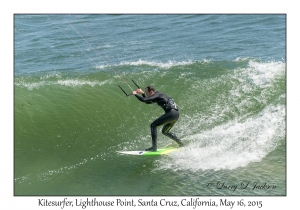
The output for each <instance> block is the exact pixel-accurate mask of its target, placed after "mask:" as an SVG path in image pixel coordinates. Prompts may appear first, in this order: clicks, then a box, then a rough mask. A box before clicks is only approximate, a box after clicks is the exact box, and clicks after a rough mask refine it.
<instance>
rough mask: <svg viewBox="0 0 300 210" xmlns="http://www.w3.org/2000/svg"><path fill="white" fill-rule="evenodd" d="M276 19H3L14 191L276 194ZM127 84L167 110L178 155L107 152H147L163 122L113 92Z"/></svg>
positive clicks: (279, 149) (279, 36)
mask: <svg viewBox="0 0 300 210" xmlns="http://www.w3.org/2000/svg"><path fill="white" fill-rule="evenodd" d="M285 21H286V16H285V15H15V16H14V194H15V195H110V196H111V195H181V196H185V195H189V196H192V195H285V194H286V61H285V60H286V25H285V23H286V22H285ZM123 79H124V80H125V81H126V82H124V81H123ZM131 79H133V80H135V81H136V82H137V83H138V84H139V85H140V86H142V87H145V86H147V85H149V84H151V85H153V86H154V87H155V88H156V89H157V90H159V91H162V92H165V93H166V94H168V95H170V96H171V97H172V98H173V99H174V100H175V101H176V103H177V105H178V106H179V109H180V118H179V120H178V122H177V123H176V124H175V126H174V127H173V128H172V130H173V131H174V132H175V133H176V134H177V136H179V137H180V138H181V139H182V141H183V142H185V143H186V147H184V148H183V149H181V150H180V151H178V152H174V153H170V154H169V155H165V156H159V157H137V156H126V155H121V154H118V153H116V151H119V150H140V149H144V148H147V147H149V146H150V145H151V136H150V124H151V122H152V121H154V120H155V119H156V118H157V117H159V116H160V115H161V114H162V113H163V110H162V109H160V108H159V107H158V106H157V105H146V104H143V103H140V102H139V101H138V100H137V99H136V98H135V97H133V96H130V97H126V96H125V95H124V94H123V93H122V91H121V90H120V89H119V87H118V86H117V85H120V86H122V87H123V88H124V89H125V91H127V92H128V93H129V92H131V90H132V89H135V88H136V87H135V85H134V84H133V83H132V82H131ZM170 143H172V142H171V140H170V139H168V138H166V137H164V136H163V135H162V134H161V133H159V134H158V146H159V147H164V146H166V145H168V144H170ZM246 184H248V185H247V187H245V186H246ZM264 185H265V186H266V185H268V186H270V187H269V188H268V189H266V187H265V188H264V187H261V188H259V187H256V188H254V186H264ZM226 186H227V187H226ZM229 186H237V187H236V188H234V187H229ZM128 189H130V190H128ZM233 189H235V190H233Z"/></svg>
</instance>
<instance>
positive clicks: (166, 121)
mask: <svg viewBox="0 0 300 210" xmlns="http://www.w3.org/2000/svg"><path fill="white" fill-rule="evenodd" d="M135 96H136V97H137V98H138V99H139V100H140V101H142V102H145V103H147V104H152V103H157V105H158V106H160V107H162V108H163V109H164V111H165V114H164V115H162V116H161V117H159V118H158V119H156V120H155V121H154V122H153V123H151V126H150V127H151V136H152V147H153V149H154V151H156V148H157V129H156V127H157V126H161V125H164V126H163V129H162V133H163V134H164V135H166V136H168V137H169V138H171V139H172V140H174V141H176V142H177V143H178V144H179V145H180V146H183V144H182V142H181V141H180V139H178V138H177V137H176V135H175V134H174V133H171V132H170V129H171V128H172V127H173V125H174V124H175V123H176V121H177V120H178V118H179V112H178V107H177V106H176V103H175V102H174V100H173V99H172V98H170V97H169V96H167V95H166V94H164V93H161V92H157V91H156V92H154V94H153V95H151V96H149V97H145V95H144V94H143V96H140V95H138V94H136V95H135ZM148 150H151V148H149V149H148Z"/></svg>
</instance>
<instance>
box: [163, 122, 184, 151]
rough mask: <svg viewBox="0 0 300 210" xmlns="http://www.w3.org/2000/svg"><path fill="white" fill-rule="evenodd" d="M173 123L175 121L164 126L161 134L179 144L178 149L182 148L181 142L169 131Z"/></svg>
mask: <svg viewBox="0 0 300 210" xmlns="http://www.w3.org/2000/svg"><path fill="white" fill-rule="evenodd" d="M175 122H176V121H173V122H171V123H168V124H166V125H164V127H163V129H162V133H163V134H164V135H165V136H167V137H169V138H170V139H172V140H174V141H176V143H177V144H179V146H180V147H182V146H183V143H182V142H181V140H180V139H179V138H177V136H176V135H175V134H174V133H172V132H170V130H171V128H172V127H173V125H174V124H175Z"/></svg>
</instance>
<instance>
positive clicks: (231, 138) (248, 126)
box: [159, 105, 285, 171]
mask: <svg viewBox="0 0 300 210" xmlns="http://www.w3.org/2000/svg"><path fill="white" fill-rule="evenodd" d="M284 119H285V108H284V107H283V106H280V105H278V106H269V107H267V108H266V109H265V110H263V112H262V113H261V114H260V115H259V116H257V117H252V118H248V119H247V120H245V121H244V122H236V121H230V122H228V123H225V124H223V125H220V126H217V127H214V128H213V129H211V130H208V131H205V132H203V133H198V134H194V135H190V136H188V137H186V138H184V139H183V140H184V141H187V142H191V143H190V144H189V145H188V146H186V147H185V148H182V149H181V150H180V151H179V152H176V153H172V154H171V155H170V159H169V161H165V160H164V161H161V162H160V166H159V168H160V169H172V170H191V171H198V170H208V169H210V170H221V169H229V170H232V169H236V168H238V167H244V166H246V165H248V164H249V163H251V162H258V161H261V160H262V158H264V157H265V156H266V155H267V154H268V153H269V152H271V151H272V150H274V149H275V147H276V146H277V145H278V144H279V140H280V138H283V137H284V136H285V120H284Z"/></svg>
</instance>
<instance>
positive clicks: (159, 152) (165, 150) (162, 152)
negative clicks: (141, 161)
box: [117, 147, 178, 156]
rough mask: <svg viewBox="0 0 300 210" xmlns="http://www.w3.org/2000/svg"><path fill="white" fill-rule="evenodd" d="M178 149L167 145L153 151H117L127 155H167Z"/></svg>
mask: <svg viewBox="0 0 300 210" xmlns="http://www.w3.org/2000/svg"><path fill="white" fill-rule="evenodd" d="M176 150H178V148H174V147H167V148H161V149H157V151H156V152H152V151H117V152H118V153H121V154H125V155H142V156H157V155H166V154H169V153H171V152H174V151H176Z"/></svg>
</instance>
